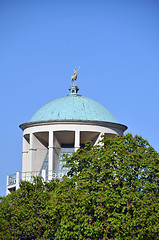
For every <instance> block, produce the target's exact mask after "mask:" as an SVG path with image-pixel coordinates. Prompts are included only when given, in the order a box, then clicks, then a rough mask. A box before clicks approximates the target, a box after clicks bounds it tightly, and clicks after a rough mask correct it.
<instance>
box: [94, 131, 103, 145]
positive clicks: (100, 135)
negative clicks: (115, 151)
mask: <svg viewBox="0 0 159 240" xmlns="http://www.w3.org/2000/svg"><path fill="white" fill-rule="evenodd" d="M102 135H104V133H103V132H101V133H100V134H99V136H98V138H97V140H96V142H95V144H94V145H97V144H99V145H100V146H102V143H98V142H99V141H100V140H102Z"/></svg>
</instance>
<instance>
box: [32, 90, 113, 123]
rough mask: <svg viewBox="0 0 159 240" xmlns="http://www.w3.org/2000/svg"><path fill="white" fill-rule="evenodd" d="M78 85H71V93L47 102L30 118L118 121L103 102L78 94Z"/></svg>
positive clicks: (37, 120) (34, 119)
mask: <svg viewBox="0 0 159 240" xmlns="http://www.w3.org/2000/svg"><path fill="white" fill-rule="evenodd" d="M78 90H79V89H78V87H77V86H71V87H70V89H69V95H67V96H66V97H61V98H57V99H55V100H52V101H51V102H48V103H46V104H45V105H44V106H43V107H41V108H40V109H39V110H38V111H37V112H36V113H35V114H34V115H33V117H32V118H31V119H30V121H29V122H39V121H55V120H56V121H61V120H62V121H63V120H83V121H104V122H114V123H117V121H116V119H115V118H114V116H113V115H112V114H111V112H109V111H108V110H107V109H106V108H105V107H104V106H103V105H102V104H100V103H98V102H97V101H95V100H92V99H90V98H86V97H82V96H81V95H79V94H78Z"/></svg>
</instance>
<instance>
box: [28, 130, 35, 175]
mask: <svg viewBox="0 0 159 240" xmlns="http://www.w3.org/2000/svg"><path fill="white" fill-rule="evenodd" d="M35 151H36V148H35V141H34V135H33V133H30V148H29V164H28V165H29V166H28V171H33V161H35V157H36V156H35V153H36V152H35ZM34 171H36V170H35V169H34Z"/></svg>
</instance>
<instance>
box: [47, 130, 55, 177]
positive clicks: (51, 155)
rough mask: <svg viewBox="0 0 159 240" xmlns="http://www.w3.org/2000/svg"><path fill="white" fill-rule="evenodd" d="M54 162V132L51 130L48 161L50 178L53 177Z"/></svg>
mask: <svg viewBox="0 0 159 240" xmlns="http://www.w3.org/2000/svg"><path fill="white" fill-rule="evenodd" d="M53 163H54V132H53V131H49V161H48V180H51V179H52V173H53V167H54V166H53Z"/></svg>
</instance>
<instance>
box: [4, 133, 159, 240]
mask: <svg viewBox="0 0 159 240" xmlns="http://www.w3.org/2000/svg"><path fill="white" fill-rule="evenodd" d="M64 161H66V167H67V168H69V171H68V174H67V176H65V177H64V178H63V179H62V181H58V180H56V181H54V180H52V181H51V182H49V183H45V182H43V181H42V179H41V178H36V179H35V180H34V183H33V184H32V183H29V182H21V183H20V189H18V190H17V191H16V192H13V193H11V194H9V195H8V196H6V197H4V198H1V202H0V223H1V224H0V238H1V239H68V240H70V239H71V240H73V239H114V240H115V239H144V240H146V239H158V233H159V201H158V197H159V185H158V184H159V171H158V169H159V168H158V167H159V155H158V153H157V152H156V151H155V150H154V149H153V148H152V147H151V146H150V145H149V143H148V142H147V141H146V140H144V139H143V138H142V137H139V136H135V137H133V136H132V135H131V134H127V135H126V136H122V137H121V136H116V137H114V138H103V139H102V140H101V142H100V143H99V144H98V145H96V146H93V145H92V143H91V142H87V143H86V144H85V147H84V148H81V149H79V150H78V151H77V152H74V153H73V154H72V155H71V156H67V155H66V156H65V158H64Z"/></svg>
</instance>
